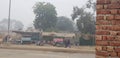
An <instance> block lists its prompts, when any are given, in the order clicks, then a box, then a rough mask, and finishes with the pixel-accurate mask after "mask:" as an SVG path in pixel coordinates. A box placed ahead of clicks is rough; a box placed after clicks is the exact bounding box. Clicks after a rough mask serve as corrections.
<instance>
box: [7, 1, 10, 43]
mask: <svg viewBox="0 0 120 58" xmlns="http://www.w3.org/2000/svg"><path fill="white" fill-rule="evenodd" d="M10 16H11V0H9V12H8V37H9V36H10ZM8 39H9V38H8ZM8 39H7V41H8Z"/></svg>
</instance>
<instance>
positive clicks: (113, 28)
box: [112, 25, 120, 31]
mask: <svg viewBox="0 0 120 58" xmlns="http://www.w3.org/2000/svg"><path fill="white" fill-rule="evenodd" d="M112 31H120V25H113V27H112Z"/></svg>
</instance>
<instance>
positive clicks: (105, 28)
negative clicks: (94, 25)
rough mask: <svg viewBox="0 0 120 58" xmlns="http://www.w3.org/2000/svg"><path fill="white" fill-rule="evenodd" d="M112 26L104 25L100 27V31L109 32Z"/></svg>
mask: <svg viewBox="0 0 120 58" xmlns="http://www.w3.org/2000/svg"><path fill="white" fill-rule="evenodd" d="M111 29H112V26H111V25H104V26H102V30H111Z"/></svg>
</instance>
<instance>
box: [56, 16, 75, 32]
mask: <svg viewBox="0 0 120 58" xmlns="http://www.w3.org/2000/svg"><path fill="white" fill-rule="evenodd" d="M73 25H74V23H73V21H72V20H70V19H69V18H67V17H65V16H60V17H58V21H57V23H56V29H58V30H60V31H68V32H72V31H74V26H73Z"/></svg>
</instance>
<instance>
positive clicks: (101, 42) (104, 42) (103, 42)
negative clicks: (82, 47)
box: [96, 41, 109, 46]
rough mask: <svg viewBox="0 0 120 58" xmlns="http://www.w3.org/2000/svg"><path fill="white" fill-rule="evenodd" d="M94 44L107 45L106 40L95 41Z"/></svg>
mask: <svg viewBox="0 0 120 58" xmlns="http://www.w3.org/2000/svg"><path fill="white" fill-rule="evenodd" d="M96 45H100V46H108V45H109V44H108V41H96Z"/></svg>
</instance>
